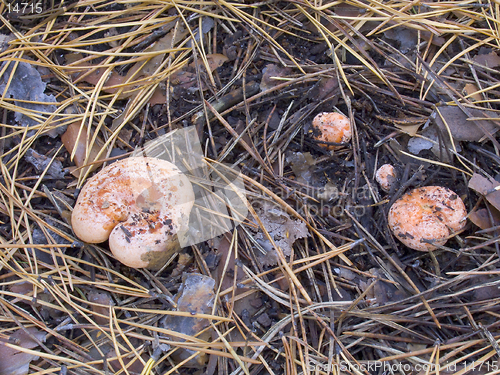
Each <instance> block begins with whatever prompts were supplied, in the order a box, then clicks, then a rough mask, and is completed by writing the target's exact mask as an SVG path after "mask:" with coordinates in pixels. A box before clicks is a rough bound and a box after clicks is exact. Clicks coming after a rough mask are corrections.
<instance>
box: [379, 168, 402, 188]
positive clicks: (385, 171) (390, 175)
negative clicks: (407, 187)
mask: <svg viewBox="0 0 500 375" xmlns="http://www.w3.org/2000/svg"><path fill="white" fill-rule="evenodd" d="M396 178H397V175H396V170H395V169H394V167H393V166H392V165H391V164H384V165H382V166H381V167H380V168H379V169H377V172H375V179H376V180H377V182H378V183H379V185H380V187H381V188H382V190H384V191H389V190H391V187H392V185H393V184H394V183H395V182H396Z"/></svg>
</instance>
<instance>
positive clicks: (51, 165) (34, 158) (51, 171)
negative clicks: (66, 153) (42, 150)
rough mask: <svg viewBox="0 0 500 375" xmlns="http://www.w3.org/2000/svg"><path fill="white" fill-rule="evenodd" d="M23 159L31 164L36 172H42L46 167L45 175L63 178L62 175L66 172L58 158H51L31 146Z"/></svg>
mask: <svg viewBox="0 0 500 375" xmlns="http://www.w3.org/2000/svg"><path fill="white" fill-rule="evenodd" d="M24 159H25V160H26V161H27V162H28V163H30V164H31V165H33V166H34V167H35V169H36V170H37V172H38V173H42V172H43V171H44V170H45V169H46V168H47V167H48V169H47V175H49V176H51V177H53V178H64V175H65V174H66V171H65V170H64V167H63V165H62V163H61V162H60V161H59V160H57V159H54V160H52V158H49V157H48V156H45V155H42V154H39V153H38V152H36V151H35V150H33V149H32V148H29V149H28V150H27V151H26V154H25V155H24Z"/></svg>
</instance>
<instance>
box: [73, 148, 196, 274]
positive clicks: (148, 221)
mask: <svg viewBox="0 0 500 375" xmlns="http://www.w3.org/2000/svg"><path fill="white" fill-rule="evenodd" d="M193 204H194V192H193V189H192V186H191V183H190V182H189V180H188V178H187V177H186V176H184V175H183V174H182V173H181V172H180V170H179V169H178V168H177V167H176V166H175V165H174V164H172V163H170V162H167V161H165V160H161V159H156V158H145V157H132V158H128V159H124V160H121V161H117V162H115V163H114V164H112V165H110V166H108V167H106V168H104V169H103V170H102V171H100V172H99V173H98V174H96V175H95V176H93V177H92V178H91V179H90V180H89V181H88V182H87V184H86V185H85V186H84V188H83V189H82V191H81V193H80V196H79V197H78V201H77V204H76V206H75V209H74V210H73V215H72V225H73V229H74V231H75V234H76V235H77V236H78V237H79V238H80V239H82V240H84V241H86V242H90V243H99V242H103V241H105V240H106V239H108V237H109V246H110V249H111V251H112V252H113V254H114V256H115V257H116V258H117V259H118V260H119V261H120V262H122V263H124V264H125V265H127V266H130V267H136V268H142V267H147V268H152V269H156V268H159V267H161V265H162V264H163V263H164V261H166V260H167V259H168V258H169V257H170V256H171V255H172V254H173V253H175V251H176V250H177V249H179V248H180V245H179V241H178V237H177V235H178V234H179V233H180V232H182V231H185V230H187V224H188V221H189V212H190V211H191V208H192V206H193Z"/></svg>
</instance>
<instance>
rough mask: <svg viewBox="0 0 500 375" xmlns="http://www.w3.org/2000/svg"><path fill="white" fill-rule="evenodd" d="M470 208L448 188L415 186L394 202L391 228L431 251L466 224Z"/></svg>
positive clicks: (416, 247)
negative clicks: (415, 187) (466, 207)
mask: <svg viewBox="0 0 500 375" xmlns="http://www.w3.org/2000/svg"><path fill="white" fill-rule="evenodd" d="M466 216H467V210H466V209H465V205H464V202H463V201H462V199H460V197H459V196H458V195H457V194H455V193H454V192H453V191H451V190H450V189H448V188H445V187H441V186H425V187H421V188H417V189H414V190H412V191H410V192H408V193H406V194H405V195H403V196H402V197H401V198H400V199H398V200H397V201H396V202H394V204H393V205H392V207H391V209H390V210H389V215H388V218H387V220H388V222H389V227H390V228H391V230H392V232H393V233H394V235H395V236H396V238H397V239H398V240H400V241H401V242H402V243H403V244H405V245H406V246H408V247H410V248H412V249H414V250H419V251H431V250H434V249H436V246H434V245H433V244H436V245H438V246H443V245H444V244H445V243H446V241H447V240H448V239H449V238H450V237H452V236H453V235H454V233H455V232H457V231H459V230H461V229H463V228H464V226H465V224H466V223H465V218H466Z"/></svg>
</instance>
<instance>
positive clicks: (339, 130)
mask: <svg viewBox="0 0 500 375" xmlns="http://www.w3.org/2000/svg"><path fill="white" fill-rule="evenodd" d="M312 135H313V137H314V139H316V140H317V141H319V142H328V143H347V142H349V141H350V140H351V136H352V133H351V122H350V121H349V119H348V118H347V117H346V116H344V115H342V114H340V113H337V112H323V113H319V114H318V115H316V117H314V119H313V122H312ZM320 146H321V147H324V148H327V149H328V150H336V149H338V148H340V147H341V146H336V145H328V144H325V143H323V144H321V143H320Z"/></svg>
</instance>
